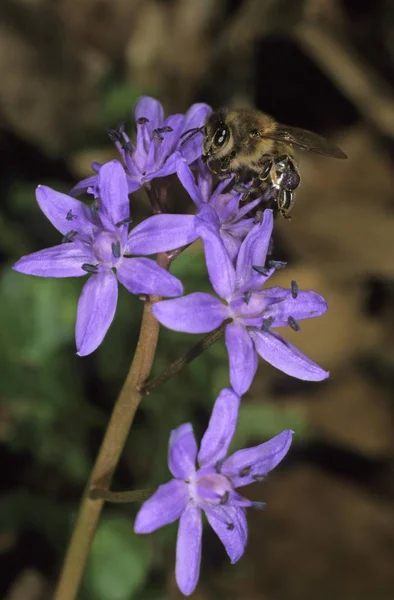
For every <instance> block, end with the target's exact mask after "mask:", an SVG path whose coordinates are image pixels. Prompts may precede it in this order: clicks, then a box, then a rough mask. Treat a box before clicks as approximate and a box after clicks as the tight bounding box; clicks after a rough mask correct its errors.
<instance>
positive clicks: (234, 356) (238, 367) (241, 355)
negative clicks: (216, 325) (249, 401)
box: [225, 323, 257, 396]
mask: <svg viewBox="0 0 394 600" xmlns="http://www.w3.org/2000/svg"><path fill="white" fill-rule="evenodd" d="M225 337H226V346H227V351H228V357H229V361H230V381H231V385H232V386H233V389H234V391H235V393H236V394H238V395H239V396H242V395H243V394H245V392H247V391H248V389H249V388H250V386H251V385H252V381H253V378H254V376H255V374H256V371H257V356H256V350H255V348H254V345H253V342H252V340H251V339H250V336H249V333H248V330H247V329H246V327H245V325H243V324H242V323H230V325H227V327H226V332H225Z"/></svg>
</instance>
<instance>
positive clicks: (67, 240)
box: [62, 231, 78, 244]
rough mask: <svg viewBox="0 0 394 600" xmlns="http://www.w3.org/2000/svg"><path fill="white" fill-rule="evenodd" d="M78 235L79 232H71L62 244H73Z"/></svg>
mask: <svg viewBox="0 0 394 600" xmlns="http://www.w3.org/2000/svg"><path fill="white" fill-rule="evenodd" d="M76 235H78V231H69V232H68V233H66V235H65V236H64V237H63V239H62V244H65V243H67V242H72V241H73V239H74V238H75V236H76Z"/></svg>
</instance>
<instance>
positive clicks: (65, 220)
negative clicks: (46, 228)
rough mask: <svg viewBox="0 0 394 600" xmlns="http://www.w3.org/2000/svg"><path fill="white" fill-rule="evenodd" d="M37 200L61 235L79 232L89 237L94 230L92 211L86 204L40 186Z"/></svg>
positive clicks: (37, 191)
mask: <svg viewBox="0 0 394 600" xmlns="http://www.w3.org/2000/svg"><path fill="white" fill-rule="evenodd" d="M36 198H37V202H38V204H39V207H40V208H41V210H42V212H43V213H44V215H45V216H46V217H47V219H49V220H50V222H51V223H52V225H53V226H54V227H56V229H57V230H58V231H60V233H62V234H63V235H66V233H69V232H70V231H77V232H78V233H83V234H85V235H88V234H89V233H90V232H91V230H92V227H93V225H92V218H91V210H90V208H89V207H88V206H86V204H84V203H83V202H81V201H80V200H76V199H75V198H71V196H67V195H66V194H62V193H60V192H56V191H55V190H52V189H51V188H49V187H47V186H46V185H39V186H38V188H37V190H36Z"/></svg>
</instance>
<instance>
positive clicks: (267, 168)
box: [258, 154, 274, 181]
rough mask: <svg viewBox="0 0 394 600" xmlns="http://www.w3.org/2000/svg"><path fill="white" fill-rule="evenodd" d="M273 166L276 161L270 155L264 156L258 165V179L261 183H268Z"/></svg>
mask: <svg viewBox="0 0 394 600" xmlns="http://www.w3.org/2000/svg"><path fill="white" fill-rule="evenodd" d="M273 164H274V161H273V160H272V157H271V156H270V155H269V154H264V156H263V158H262V160H261V161H260V162H259V164H258V174H259V175H258V177H259V179H260V181H267V179H268V178H269V176H270V175H271V170H272V167H273Z"/></svg>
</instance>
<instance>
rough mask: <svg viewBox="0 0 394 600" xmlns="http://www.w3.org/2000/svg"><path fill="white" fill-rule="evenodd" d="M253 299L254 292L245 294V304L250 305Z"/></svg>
mask: <svg viewBox="0 0 394 600" xmlns="http://www.w3.org/2000/svg"><path fill="white" fill-rule="evenodd" d="M251 297H252V292H251V291H249V292H245V293H244V302H245V304H249V302H250V299H251Z"/></svg>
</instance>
